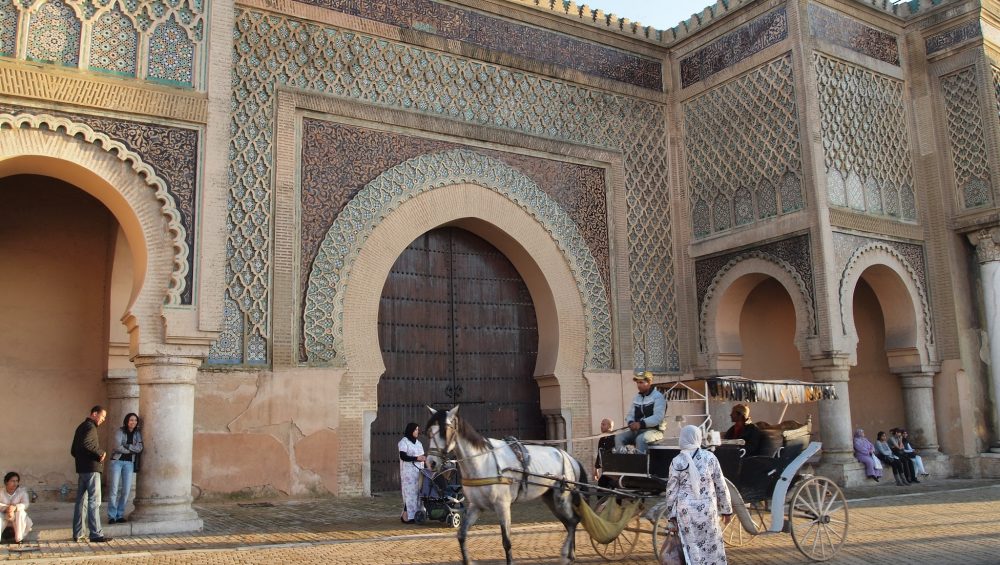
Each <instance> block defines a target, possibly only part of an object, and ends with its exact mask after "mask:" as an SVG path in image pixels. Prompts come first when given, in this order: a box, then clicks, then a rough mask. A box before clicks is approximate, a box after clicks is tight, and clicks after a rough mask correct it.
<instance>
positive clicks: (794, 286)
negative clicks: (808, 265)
mask: <svg viewBox="0 0 1000 565" xmlns="http://www.w3.org/2000/svg"><path fill="white" fill-rule="evenodd" d="M766 278H773V279H775V280H777V281H778V282H779V283H780V284H781V286H782V287H784V289H785V291H786V292H787V293H788V295H789V297H791V300H792V305H793V306H794V308H795V346H796V348H798V350H799V356H800V358H801V359H802V360H803V361H808V359H809V354H810V350H809V339H810V338H811V337H813V336H815V335H816V333H817V329H816V328H817V326H816V309H815V306H814V304H813V299H812V296H811V295H810V294H809V289H808V288H807V286H806V284H805V282H804V281H803V280H802V277H801V276H800V275H799V274H798V272H797V271H796V270H795V267H793V266H792V265H791V264H789V263H788V262H787V261H784V260H782V259H780V258H778V257H774V256H772V255H770V254H767V253H763V252H760V251H751V252H748V253H743V254H740V255H737V256H736V257H733V258H732V259H731V260H730V261H729V262H728V263H726V264H725V265H724V266H723V267H722V269H720V270H719V272H718V273H716V275H715V277H713V279H712V282H711V283H710V284H709V287H708V290H707V292H706V293H705V300H704V302H703V303H702V306H701V312H700V315H699V322H700V325H701V327H700V332H699V333H700V341H701V343H700V346H701V351H702V354H703V356H704V357H705V358H706V360H707V362H708V365H709V367H708V368H709V369H710V370H716V369H718V360H719V357H720V356H724V355H727V354H741V353H742V349H741V346H740V341H741V340H740V320H739V312H740V311H741V310H742V307H743V303H744V302H745V301H746V298H747V296H748V295H749V294H750V292H751V291H752V290H753V289H754V288H755V287H756V286H757V285H758V284H759V283H761V282H762V281H763V280H764V279H766ZM728 314H732V315H728Z"/></svg>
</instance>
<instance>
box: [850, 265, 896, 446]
mask: <svg viewBox="0 0 1000 565" xmlns="http://www.w3.org/2000/svg"><path fill="white" fill-rule="evenodd" d="M854 322H855V324H856V326H857V331H858V364H857V365H855V366H854V367H851V372H850V381H849V382H848V387H849V391H850V396H851V418H852V420H853V422H852V423H851V427H852V428H859V427H860V428H864V430H865V435H866V436H868V438H869V439H871V440H873V441H874V439H875V434H876V433H878V431H879V430H881V431H884V432H888V431H889V429H891V428H895V427H905V426H906V417H905V415H904V412H903V394H902V388H901V387H900V382H899V377H898V376H896V375H894V374H892V373H891V372H889V358H888V357H887V356H886V353H885V320H884V317H883V314H882V307H881V306H880V305H879V301H878V298H877V297H876V295H875V292H874V291H873V290H872V288H871V287H870V286H868V283H866V282H864V281H863V280H862V281H861V282H860V283H859V284H858V286H857V289H856V290H855V292H854Z"/></svg>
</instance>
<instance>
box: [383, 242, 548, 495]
mask: <svg viewBox="0 0 1000 565" xmlns="http://www.w3.org/2000/svg"><path fill="white" fill-rule="evenodd" d="M378 325H379V343H380V347H381V350H382V358H383V359H384V361H385V367H386V369H385V374H384V375H383V376H382V378H381V380H380V381H379V385H378V418H377V419H376V420H375V422H374V423H373V424H372V443H371V446H372V451H371V459H372V491H373V492H378V491H386V490H393V489H396V488H398V487H399V458H398V456H399V454H398V449H397V448H396V444H397V443H398V442H399V439H400V437H402V433H403V428H404V427H405V426H406V424H407V422H411V421H412V422H417V423H419V424H420V425H421V428H423V425H424V422H426V420H427V409H426V408H424V406H425V405H432V406H435V407H451V406H452V405H454V404H461V406H462V409H461V413H462V416H463V417H464V419H465V420H466V421H468V422H469V423H471V424H472V425H473V426H474V427H475V428H476V429H477V430H479V431H481V432H482V433H483V434H485V435H487V436H489V437H504V436H508V435H514V436H517V437H520V438H525V439H543V438H544V435H545V422H544V418H543V416H542V413H541V408H540V406H539V399H538V385H537V384H536V383H535V381H534V378H533V376H532V375H533V372H534V369H535V356H536V353H537V349H538V329H537V324H536V321H535V308H534V305H533V303H532V300H531V295H530V294H528V288H527V286H526V285H525V284H524V281H523V280H521V277H520V275H519V274H518V272H517V270H515V269H514V266H513V265H512V264H511V263H510V261H509V260H508V259H507V258H506V257H505V256H504V255H503V254H502V253H501V252H500V251H499V250H497V249H496V248H495V247H493V246H492V245H490V244H489V243H487V242H486V241H484V240H482V239H480V238H479V237H477V236H475V235H473V234H472V233H470V232H468V231H465V230H462V229H458V228H441V229H436V230H432V231H429V232H427V233H425V234H423V235H422V236H420V237H418V238H417V239H416V240H415V241H414V242H413V243H411V244H410V245H409V246H408V247H407V248H406V251H404V252H403V254H402V255H400V257H399V259H397V260H396V264H395V265H393V267H392V271H391V272H390V273H389V278H388V279H387V280H386V283H385V288H383V290H382V298H381V302H380V306H379V320H378Z"/></svg>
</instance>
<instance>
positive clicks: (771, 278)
mask: <svg viewBox="0 0 1000 565" xmlns="http://www.w3.org/2000/svg"><path fill="white" fill-rule="evenodd" d="M789 287H791V288H789ZM806 296H807V295H806V294H805V293H804V292H803V288H802V285H801V284H799V281H797V280H796V279H795V277H793V276H792V275H791V272H790V271H789V270H787V269H786V268H784V267H783V266H782V265H781V264H780V263H778V262H775V261H773V260H770V259H769V258H764V257H745V258H744V259H743V260H741V261H735V260H734V261H733V262H731V264H730V265H729V266H728V268H727V269H725V270H724V271H723V272H721V273H720V275H719V276H717V277H716V278H715V284H714V285H713V286H712V288H711V289H710V294H709V300H708V302H706V304H705V307H704V308H703V312H704V313H705V314H706V316H708V317H707V318H706V319H704V320H703V326H704V328H705V330H706V338H707V339H705V340H704V342H705V346H706V347H707V348H708V351H706V355H705V358H706V359H708V360H710V361H711V362H713V364H714V366H711V367H710V368H709V371H710V372H711V373H712V374H717V375H740V376H743V377H746V378H757V379H765V380H767V379H802V380H811V375H810V374H809V373H808V372H807V371H804V370H803V363H802V358H803V356H804V354H803V351H802V349H804V347H805V343H806V341H807V332H809V331H810V329H809V328H810V327H811V324H810V322H809V316H811V303H810V302H809V301H808V300H807V299H806ZM729 412H730V406H729V405H726V404H723V403H713V404H712V406H711V416H712V419H713V421H714V422H715V423H716V427H718V428H723V429H725V427H726V426H728V422H729ZM809 416H812V418H813V424H814V429H816V428H817V427H818V426H819V420H818V411H817V410H816V408H815V407H814V406H808V405H796V406H790V407H786V406H785V405H784V404H775V403H768V402H757V403H754V405H753V407H752V413H751V417H752V418H753V419H754V420H756V421H761V422H768V423H771V424H774V423H778V421H779V420H782V419H786V420H787V419H794V420H798V421H800V422H804V421H805V420H806V418H807V417H809Z"/></svg>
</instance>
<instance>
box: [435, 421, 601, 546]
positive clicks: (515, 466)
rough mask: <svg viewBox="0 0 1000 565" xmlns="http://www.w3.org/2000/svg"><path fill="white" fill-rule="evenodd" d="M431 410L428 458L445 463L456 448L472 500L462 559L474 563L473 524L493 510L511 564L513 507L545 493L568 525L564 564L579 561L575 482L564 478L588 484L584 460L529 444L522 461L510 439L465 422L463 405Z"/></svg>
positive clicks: (467, 497)
mask: <svg viewBox="0 0 1000 565" xmlns="http://www.w3.org/2000/svg"><path fill="white" fill-rule="evenodd" d="M428 409H429V410H430V411H431V414H433V416H431V419H430V420H429V421H428V422H427V426H426V428H425V429H426V430H427V435H428V437H429V443H430V445H429V449H428V460H429V461H430V462H431V465H432V466H436V465H440V464H441V463H442V462H443V458H444V457H445V454H446V453H449V452H454V453H455V455H456V456H457V463H458V469H459V471H460V472H461V474H462V492H463V493H464V494H465V500H466V503H467V507H466V514H465V520H463V521H462V527H461V528H459V530H458V546H459V548H460V549H461V550H462V563H464V564H468V563H471V561H469V554H468V552H467V551H466V549H465V538H466V534H467V533H468V531H469V527H470V526H472V525H473V524H475V523H476V519H477V518H478V517H479V512H480V511H482V510H485V509H488V508H492V509H493V511H494V512H496V514H497V518H499V520H500V533H501V535H502V536H503V548H504V551H505V552H506V554H507V563H508V564H510V563H512V561H511V553H510V505H511V503H513V502H515V501H526V500H534V499H536V498H538V497H540V496H541V497H544V498H543V500H544V501H545V504H546V506H548V507H549V510H551V511H552V514H554V515H555V517H556V518H559V521H560V522H562V524H563V526H565V527H566V541H565V542H563V547H562V554H561V555H562V560H561V563H564V564H565V563H572V562H573V560H575V559H576V545H575V544H576V525H577V524H578V523H579V522H580V517H579V516H577V514H576V512H574V511H573V504H572V500H571V492H570V489H571V488H573V486H574V485H572V484H571V483H567V482H563V481H572V482H579V483H586V482H587V472H586V471H585V470H584V469H583V466H582V465H580V462H579V461H577V460H576V459H573V458H572V457H571V456H570V455H569V454H568V453H566V452H565V451H563V450H561V449H557V448H555V447H549V446H543V445H525V446H523V447H524V448H525V449H526V450H527V454H528V457H527V458H526V460H525V461H524V462H523V463H522V461H521V459H519V458H518V456H517V454H516V453H515V452H514V449H512V448H511V446H510V445H508V444H507V442H505V441H501V440H498V439H490V438H485V437H483V436H482V435H480V434H479V432H477V431H476V430H474V429H472V426H470V425H468V424H466V423H465V422H464V421H462V420H460V419H459V418H458V406H456V407H454V408H452V409H451V410H440V411H438V410H434V409H433V408H431V407H429V406H428ZM526 473H530V474H526Z"/></svg>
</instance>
